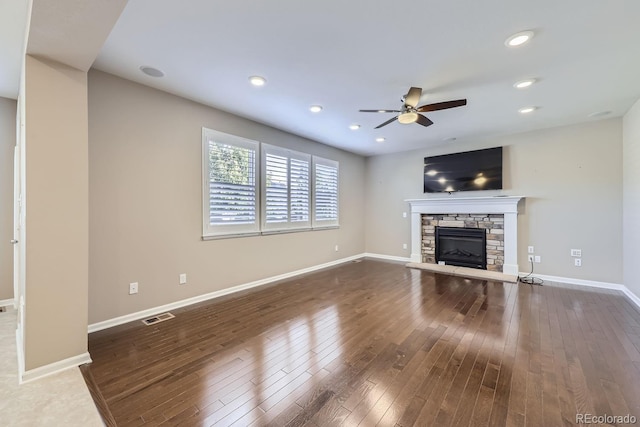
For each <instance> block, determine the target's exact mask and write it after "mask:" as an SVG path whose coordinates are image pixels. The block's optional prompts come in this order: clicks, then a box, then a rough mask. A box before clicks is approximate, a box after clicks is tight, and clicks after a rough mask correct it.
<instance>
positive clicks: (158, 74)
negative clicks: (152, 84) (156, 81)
mask: <svg viewBox="0 0 640 427" xmlns="http://www.w3.org/2000/svg"><path fill="white" fill-rule="evenodd" d="M140 71H142V72H143V73H145V74H146V75H147V76H151V77H163V76H164V73H163V72H162V71H160V70H158V69H157V68H153V67H149V66H147V65H143V66H142V67H140Z"/></svg>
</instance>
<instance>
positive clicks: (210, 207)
mask: <svg viewBox="0 0 640 427" xmlns="http://www.w3.org/2000/svg"><path fill="white" fill-rule="evenodd" d="M202 143H203V144H202V145H203V156H202V157H203V236H204V237H207V236H220V235H229V234H244V233H252V232H253V233H257V232H259V221H258V186H257V182H258V180H257V178H258V174H257V165H258V163H257V155H258V143H257V142H256V141H251V140H248V139H245V138H240V137H237V136H234V135H229V134H225V133H222V132H217V131H214V130H211V129H206V128H203V131H202Z"/></svg>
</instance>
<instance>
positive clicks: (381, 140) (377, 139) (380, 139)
mask: <svg viewBox="0 0 640 427" xmlns="http://www.w3.org/2000/svg"><path fill="white" fill-rule="evenodd" d="M385 141H386V139H384V138H383V137H378V138H376V142H385Z"/></svg>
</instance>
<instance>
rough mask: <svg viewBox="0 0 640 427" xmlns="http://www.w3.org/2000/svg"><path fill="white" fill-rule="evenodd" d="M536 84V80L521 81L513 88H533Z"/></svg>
mask: <svg viewBox="0 0 640 427" xmlns="http://www.w3.org/2000/svg"><path fill="white" fill-rule="evenodd" d="M535 82H536V79H526V80H520V81H519V82H516V83H515V84H514V85H513V87H515V88H516V89H525V88H528V87H529V86H531V85H532V84H534V83H535Z"/></svg>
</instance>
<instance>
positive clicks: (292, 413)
mask: <svg viewBox="0 0 640 427" xmlns="http://www.w3.org/2000/svg"><path fill="white" fill-rule="evenodd" d="M212 280H215V279H214V278H213V279H212ZM173 313H174V314H175V315H176V317H175V318H174V319H171V320H168V321H165V322H163V323H159V324H156V325H153V326H144V325H142V323H141V322H134V323H131V324H127V325H122V326H119V327H116V328H112V329H110V330H106V331H101V332H96V333H93V334H91V335H90V337H89V351H90V353H91V357H92V359H93V363H92V364H91V365H88V366H87V367H85V369H84V372H85V374H86V375H90V380H91V381H92V384H94V385H95V388H96V389H97V390H96V391H97V393H94V396H100V395H101V396H103V397H104V401H105V402H106V407H108V409H106V410H107V411H110V413H111V416H112V417H113V419H109V425H112V424H113V422H115V423H116V424H117V425H118V426H138V425H152V426H159V425H171V426H176V425H180V426H210V425H216V426H217V425H220V426H228V425H234V426H265V425H269V426H318V427H324V426H365V427H368V426H376V425H380V426H412V425H416V426H560V425H576V424H577V421H576V414H578V413H583V414H592V415H619V416H623V415H627V414H630V415H633V416H635V417H640V397H639V396H640V312H639V311H638V310H637V308H636V307H635V306H633V305H632V304H631V303H630V302H628V301H627V300H626V299H625V298H624V297H623V296H622V294H621V293H619V292H617V291H608V290H590V289H586V288H577V287H574V286H570V285H560V284H554V283H545V285H544V286H531V285H525V284H510V283H499V282H487V281H480V280H472V279H465V278H462V277H454V276H445V275H441V274H435V273H432V272H427V271H421V270H414V269H408V268H406V267H404V266H403V265H399V264H394V263H387V262H381V261H373V260H364V261H361V262H355V263H349V264H345V265H342V266H338V267H335V268H331V269H327V270H323V271H320V272H316V273H312V274H308V275H305V276H302V277H298V278H295V279H292V280H288V281H284V282H282V283H279V284H276V285H272V286H268V287H262V288H259V289H257V290H253V291H247V292H245V293H243V294H236V295H234V296H229V297H225V298H224V299H218V300H214V301H212V302H206V303H201V304H198V305H195V306H191V307H187V308H183V309H179V310H175V311H173ZM108 416H109V415H108Z"/></svg>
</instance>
